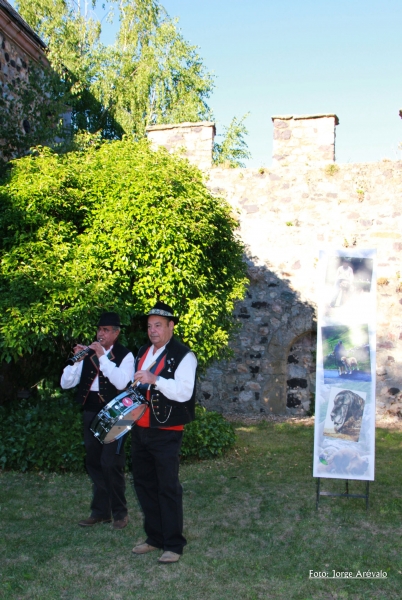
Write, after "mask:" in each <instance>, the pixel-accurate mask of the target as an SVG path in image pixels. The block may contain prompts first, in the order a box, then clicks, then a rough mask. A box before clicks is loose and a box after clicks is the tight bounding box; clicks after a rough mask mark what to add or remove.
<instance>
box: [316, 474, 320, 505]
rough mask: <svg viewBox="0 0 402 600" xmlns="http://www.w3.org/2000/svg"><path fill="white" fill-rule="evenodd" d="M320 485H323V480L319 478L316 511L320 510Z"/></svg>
mask: <svg viewBox="0 0 402 600" xmlns="http://www.w3.org/2000/svg"><path fill="white" fill-rule="evenodd" d="M320 484H321V479H320V478H319V477H318V478H317V496H316V500H315V509H316V510H318V504H319V502H320Z"/></svg>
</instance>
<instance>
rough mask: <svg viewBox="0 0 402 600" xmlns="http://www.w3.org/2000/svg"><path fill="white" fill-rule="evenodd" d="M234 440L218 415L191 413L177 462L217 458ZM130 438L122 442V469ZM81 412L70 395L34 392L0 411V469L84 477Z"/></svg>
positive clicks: (61, 391) (230, 430) (128, 460)
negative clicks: (75, 473)
mask: <svg viewBox="0 0 402 600" xmlns="http://www.w3.org/2000/svg"><path fill="white" fill-rule="evenodd" d="M235 439H236V436H235V433H234V429H233V427H232V425H231V424H230V423H228V422H227V421H225V420H224V419H223V417H222V416H221V415H219V414H218V413H215V412H208V411H206V410H205V408H202V407H201V406H197V407H196V420H195V421H193V422H192V423H190V424H189V425H186V427H185V431H184V438H183V445H182V456H183V457H184V458H188V457H197V458H201V459H206V458H214V457H217V456H221V455H222V454H223V452H224V451H225V450H227V449H229V448H231V447H232V446H233V444H234V442H235ZM130 444H131V436H130V435H127V436H126V439H125V447H126V455H127V468H128V469H129V468H130V466H131V459H130ZM84 459H85V449H84V442H83V425H82V409H81V407H80V406H79V405H78V404H77V403H76V402H75V401H74V399H73V395H72V393H71V392H66V391H63V390H57V389H56V390H52V389H43V388H41V389H40V390H39V393H38V396H37V397H36V398H29V399H24V400H19V401H14V402H11V403H9V404H7V405H4V406H0V468H2V469H7V470H10V469H12V470H15V471H23V472H24V471H43V472H49V471H50V472H59V471H65V472H68V471H83V470H84Z"/></svg>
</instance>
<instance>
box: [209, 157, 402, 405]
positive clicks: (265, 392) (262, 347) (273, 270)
mask: <svg viewBox="0 0 402 600" xmlns="http://www.w3.org/2000/svg"><path fill="white" fill-rule="evenodd" d="M206 177H207V178H208V181H207V185H208V187H209V188H210V189H211V191H212V192H213V193H214V194H217V195H221V196H223V197H225V198H226V199H227V200H228V202H229V203H230V204H231V206H232V207H233V211H234V213H235V214H236V215H237V216H238V219H239V233H240V236H241V238H242V239H243V241H244V242H245V244H246V247H247V263H248V275H249V279H250V285H249V288H248V292H247V295H246V298H245V299H244V300H243V301H242V302H239V303H238V305H237V307H236V310H235V318H236V319H237V320H238V322H239V324H240V330H239V332H238V334H237V335H236V336H235V338H234V340H233V342H232V343H231V348H232V350H233V358H232V359H231V360H229V361H221V362H217V363H215V364H214V365H213V366H211V368H209V369H208V370H207V372H206V374H205V375H204V376H203V377H202V379H201V384H200V386H199V400H200V401H201V402H202V403H203V404H204V405H205V406H207V407H208V408H211V409H215V410H219V411H221V412H223V413H239V414H260V413H268V414H269V413H286V412H288V413H289V412H290V413H294V412H299V413H300V412H304V411H305V410H306V409H308V407H309V400H310V399H311V398H312V393H313V391H314V361H315V355H314V335H315V330H316V321H315V311H316V305H315V300H316V267H317V262H318V253H319V250H320V249H322V248H348V247H350V248H359V247H361V248H377V253H378V278H379V279H378V283H379V285H378V318H377V406H378V412H380V413H384V412H387V411H389V412H391V413H394V414H398V413H400V414H402V406H401V400H402V399H401V396H402V393H401V391H400V390H401V389H402V368H401V364H402V363H401V361H402V323H401V318H400V315H401V304H402V267H401V258H402V229H401V225H402V218H401V215H402V208H401V201H402V162H390V161H383V162H380V163H367V164H346V165H335V164H329V165H327V166H322V165H320V164H318V165H310V166H300V165H299V166H297V167H296V166H294V165H293V166H292V167H290V166H289V167H282V168H277V167H276V168H275V169H222V168H213V169H211V170H210V171H209V172H208V173H206Z"/></svg>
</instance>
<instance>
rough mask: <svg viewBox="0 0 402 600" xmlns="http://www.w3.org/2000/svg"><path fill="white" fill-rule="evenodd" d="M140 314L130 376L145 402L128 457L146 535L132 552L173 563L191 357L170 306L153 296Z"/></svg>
mask: <svg viewBox="0 0 402 600" xmlns="http://www.w3.org/2000/svg"><path fill="white" fill-rule="evenodd" d="M146 316H147V321H148V337H149V343H148V344H147V345H145V346H143V347H142V348H141V349H140V351H139V353H138V356H137V358H136V362H135V368H136V373H135V375H134V379H135V381H136V382H138V385H139V390H140V391H141V393H142V394H143V395H144V396H145V397H146V399H147V400H148V402H149V406H148V408H147V410H146V411H145V413H144V414H143V416H142V417H141V418H140V419H139V420H138V421H137V423H136V425H135V426H134V428H133V431H132V459H133V460H132V462H133V477H134V488H135V491H136V493H137V497H138V500H139V503H140V505H141V508H142V510H143V513H144V528H145V533H146V535H147V538H146V540H145V542H143V543H142V544H139V545H137V546H135V548H134V549H133V553H134V554H146V553H148V552H152V551H154V550H158V549H160V550H163V553H162V555H161V556H160V557H159V559H158V562H160V563H174V562H177V561H178V560H179V559H180V556H181V554H182V553H183V548H184V546H185V545H186V539H185V537H184V536H183V503H182V493H183V490H182V487H181V485H180V482H179V454H180V447H181V442H182V437H183V428H184V427H183V426H184V425H185V424H186V423H189V422H190V421H192V420H193V419H194V416H195V414H194V413H195V377H196V369H197V359H196V357H195V355H194V354H193V353H192V352H191V351H190V349H189V348H187V346H185V345H184V344H182V343H180V342H179V341H178V340H176V339H175V338H174V337H173V329H174V326H175V324H176V323H177V322H178V320H179V319H178V317H176V316H174V315H173V311H172V309H171V307H170V306H168V305H167V304H165V303H163V302H157V303H156V304H155V306H154V308H152V309H151V310H150V311H149V313H148V314H147V315H146Z"/></svg>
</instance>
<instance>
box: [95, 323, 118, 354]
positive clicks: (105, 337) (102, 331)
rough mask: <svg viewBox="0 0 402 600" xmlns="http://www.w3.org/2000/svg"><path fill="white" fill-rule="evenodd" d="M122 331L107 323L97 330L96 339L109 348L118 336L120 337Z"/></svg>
mask: <svg viewBox="0 0 402 600" xmlns="http://www.w3.org/2000/svg"><path fill="white" fill-rule="evenodd" d="M119 333H120V331H119V330H118V329H117V330H116V329H113V327H112V326H111V325H105V326H101V327H98V330H97V332H96V339H97V340H98V342H100V344H101V346H103V347H104V348H105V350H108V349H109V348H110V346H113V344H114V343H115V341H116V340H117V338H118V337H119Z"/></svg>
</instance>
